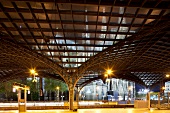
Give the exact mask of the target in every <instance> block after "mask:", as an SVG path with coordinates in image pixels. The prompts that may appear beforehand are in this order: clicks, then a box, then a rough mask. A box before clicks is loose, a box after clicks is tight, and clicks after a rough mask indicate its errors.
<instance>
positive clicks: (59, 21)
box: [0, 0, 170, 87]
mask: <svg viewBox="0 0 170 113" xmlns="http://www.w3.org/2000/svg"><path fill="white" fill-rule="evenodd" d="M169 18H170V1H169V0H159V1H157V0H61V1H60V0H22V1H21V0H8V1H0V52H1V54H0V77H1V78H3V79H2V81H5V80H8V79H12V78H15V77H20V76H21V77H22V75H25V76H27V75H28V73H27V71H28V69H29V68H31V67H36V69H37V70H38V71H39V72H42V75H44V76H49V77H54V78H56V79H57V78H58V79H60V80H65V81H66V82H69V81H70V78H73V82H76V81H77V84H76V85H77V86H84V85H86V84H87V83H89V82H90V81H92V80H96V79H103V80H104V79H105V78H104V72H105V69H106V68H112V70H114V75H112V77H115V78H122V79H127V80H131V81H135V82H137V83H140V84H142V85H145V86H147V87H151V86H154V85H155V84H156V83H159V81H161V80H162V79H163V78H164V76H165V74H166V73H168V72H169V70H170V59H169V57H170V54H169V53H170V46H169V45H170V38H169V37H170V32H169V31H170V19H169ZM17 73H19V74H17ZM11 74H12V75H13V76H12V75H11ZM40 76H41V75H40Z"/></svg>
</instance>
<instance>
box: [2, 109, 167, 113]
mask: <svg viewBox="0 0 170 113" xmlns="http://www.w3.org/2000/svg"><path fill="white" fill-rule="evenodd" d="M0 113H18V111H17V110H7V111H0ZM20 113H76V112H73V111H69V110H59V109H57V110H27V112H20ZM77 113H170V110H157V109H151V110H148V109H146V108H140V109H137V108H135V109H134V108H105V109H78V111H77Z"/></svg>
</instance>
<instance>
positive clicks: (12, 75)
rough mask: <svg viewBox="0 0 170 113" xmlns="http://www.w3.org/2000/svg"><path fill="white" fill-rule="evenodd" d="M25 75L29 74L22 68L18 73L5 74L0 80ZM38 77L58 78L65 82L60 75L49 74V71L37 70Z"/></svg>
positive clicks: (3, 80)
mask: <svg viewBox="0 0 170 113" xmlns="http://www.w3.org/2000/svg"><path fill="white" fill-rule="evenodd" d="M27 77H31V76H30V75H29V74H27V73H26V72H25V71H24V70H22V71H20V72H18V73H13V74H8V75H5V76H4V77H2V78H1V79H0V82H6V81H9V80H14V79H20V78H27ZM38 77H44V78H53V79H55V80H60V81H62V82H65V81H64V79H63V78H62V77H61V76H54V75H53V74H49V73H45V72H39V75H38Z"/></svg>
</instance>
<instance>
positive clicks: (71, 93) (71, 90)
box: [68, 83, 74, 110]
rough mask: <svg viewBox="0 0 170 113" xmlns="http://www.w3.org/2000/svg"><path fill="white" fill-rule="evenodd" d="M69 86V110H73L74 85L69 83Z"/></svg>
mask: <svg viewBox="0 0 170 113" xmlns="http://www.w3.org/2000/svg"><path fill="white" fill-rule="evenodd" d="M68 85H69V110H73V109H74V105H73V103H74V84H73V83H70V84H68Z"/></svg>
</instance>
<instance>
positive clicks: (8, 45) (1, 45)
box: [0, 39, 68, 80]
mask: <svg viewBox="0 0 170 113" xmlns="http://www.w3.org/2000/svg"><path fill="white" fill-rule="evenodd" d="M3 49H4V50H6V51H8V50H9V51H10V49H12V50H13V51H14V52H15V54H16V55H19V56H20V55H21V56H23V55H24V56H27V57H30V58H32V59H36V60H37V61H38V62H39V63H41V64H43V65H46V66H48V67H50V68H51V69H53V70H54V71H55V72H56V73H57V74H59V75H60V76H61V77H62V78H63V79H65V77H66V76H68V73H67V72H66V71H67V70H66V69H64V68H63V67H61V66H60V65H58V64H57V63H55V62H53V61H52V60H50V59H48V58H46V57H45V56H43V55H41V54H38V53H35V52H33V51H30V50H28V49H26V48H24V47H21V46H19V45H16V44H14V43H12V42H9V41H6V40H2V39H1V40H0V51H1V50H3ZM21 53H22V54H21ZM65 80H66V79H65Z"/></svg>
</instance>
